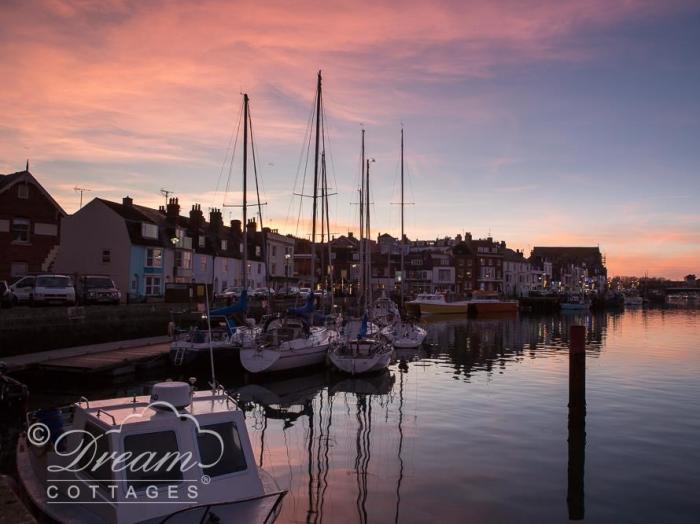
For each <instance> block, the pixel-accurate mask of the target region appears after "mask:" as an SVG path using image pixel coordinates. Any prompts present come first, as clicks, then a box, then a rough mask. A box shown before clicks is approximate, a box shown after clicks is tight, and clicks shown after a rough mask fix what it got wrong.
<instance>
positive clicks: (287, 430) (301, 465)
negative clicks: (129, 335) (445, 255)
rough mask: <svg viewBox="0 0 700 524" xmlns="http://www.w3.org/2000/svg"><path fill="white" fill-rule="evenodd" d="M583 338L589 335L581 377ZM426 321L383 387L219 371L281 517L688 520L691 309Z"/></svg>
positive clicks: (139, 388)
mask: <svg viewBox="0 0 700 524" xmlns="http://www.w3.org/2000/svg"><path fill="white" fill-rule="evenodd" d="M572 325H584V326H585V327H586V355H585V370H584V369H581V370H580V371H581V373H575V372H572V370H573V371H576V368H572V366H574V362H573V361H572V360H570V358H569V352H568V346H569V342H570V340H569V329H570V327H571V326H572ZM426 326H427V329H428V339H427V340H428V344H427V345H426V347H424V348H421V350H418V351H403V352H400V353H397V354H396V361H395V362H394V363H393V364H392V365H391V367H390V369H389V370H387V371H386V372H385V373H381V374H378V375H374V376H371V377H360V378H351V377H347V376H345V375H340V374H337V373H333V372H331V371H330V370H327V369H319V370H315V371H311V372H307V373H304V374H301V373H297V374H292V375H287V376H277V377H263V378H260V379H254V380H253V379H251V378H250V377H245V376H243V375H242V374H240V373H239V372H236V371H234V370H221V371H219V370H217V376H218V377H219V378H220V380H222V382H223V383H225V384H227V385H228V386H230V387H231V388H232V390H233V391H234V392H235V394H236V395H237V396H238V398H239V400H240V404H241V406H242V407H243V408H244V409H245V410H246V420H247V424H248V427H249V433H250V438H251V442H252V443H253V446H254V448H255V456H256V458H257V460H258V462H259V464H260V465H261V466H264V467H265V468H266V469H267V470H268V471H269V472H270V473H271V474H272V475H273V476H274V477H275V478H276V479H277V481H278V482H279V484H280V486H281V487H283V488H285V489H289V494H288V496H287V498H286V499H285V502H284V504H283V507H282V514H281V517H280V522H314V523H321V522H324V521H325V522H334V523H335V522H388V521H394V522H430V521H440V522H465V521H478V522H512V521H536V522H562V521H565V520H567V519H571V520H581V519H584V518H585V520H586V521H588V522H623V521H628V522H632V521H634V520H635V519H636V518H638V516H639V515H640V514H641V515H644V516H645V517H646V518H648V519H649V520H656V521H669V520H674V521H677V522H684V521H685V522H693V521H694V518H691V517H694V516H695V513H694V509H695V496H696V492H695V488H696V486H697V482H696V481H697V472H696V471H695V467H696V466H695V465H696V464H697V463H700V449H699V447H698V446H697V441H696V440H697V439H696V435H697V434H698V433H700V413H698V410H696V409H692V406H694V405H696V402H697V398H700V382H699V381H698V380H697V377H698V376H699V375H700V352H698V351H697V349H698V348H697V340H698V339H699V336H700V315H699V314H698V313H697V312H694V311H658V310H639V311H629V312H625V313H622V314H614V315H611V314H607V315H606V314H596V315H592V314H580V313H575V314H568V315H561V316H520V317H516V318H508V319H482V318H479V319H470V320H454V319H434V320H430V321H429V322H427V323H426ZM580 362H582V361H580ZM586 375H587V379H588V384H584V382H583V381H584V380H585V378H586ZM570 378H571V379H572V380H569V379H570ZM200 383H203V382H202V380H200ZM147 389H148V385H145V386H144V384H142V383H135V384H133V385H125V386H121V387H120V391H119V393H120V394H129V395H130V394H132V393H138V394H141V393H142V392H144V391H145V390H147ZM54 393H55V392H51V395H53V394H54ZM75 393H76V395H79V394H86V395H87V396H89V397H90V398H98V397H100V396H109V395H110V394H111V392H108V391H106V390H100V391H93V392H89V391H88V392H85V391H77V390H76V392H75ZM39 396H40V397H41V399H42V400H41V402H42V403H45V402H46V400H47V399H48V398H49V395H43V396H41V395H39ZM75 398H77V397H75ZM75 398H73V399H71V400H74V399H75ZM33 399H34V402H35V403H36V402H37V400H36V399H37V396H36V395H35V396H34V397H33ZM586 406H588V412H587V411H586ZM584 478H585V480H586V484H585V499H584ZM584 502H585V508H584ZM669 515H670V516H671V517H672V518H669Z"/></svg>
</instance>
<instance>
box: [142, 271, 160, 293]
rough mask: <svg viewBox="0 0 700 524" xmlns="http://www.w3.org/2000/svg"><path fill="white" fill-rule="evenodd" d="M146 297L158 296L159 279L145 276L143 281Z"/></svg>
mask: <svg viewBox="0 0 700 524" xmlns="http://www.w3.org/2000/svg"><path fill="white" fill-rule="evenodd" d="M145 284H146V286H145V288H146V295H147V296H157V295H160V277H154V276H147V277H146V279H145Z"/></svg>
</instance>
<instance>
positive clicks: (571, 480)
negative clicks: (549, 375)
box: [566, 326, 586, 520]
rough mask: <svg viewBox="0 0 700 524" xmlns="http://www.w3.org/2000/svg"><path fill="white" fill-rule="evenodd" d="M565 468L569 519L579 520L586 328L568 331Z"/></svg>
mask: <svg viewBox="0 0 700 524" xmlns="http://www.w3.org/2000/svg"><path fill="white" fill-rule="evenodd" d="M568 443H569V468H568V488H567V494H566V504H567V507H568V510H569V520H583V517H584V506H585V504H584V490H583V476H584V470H585V461H586V328H585V327H584V326H571V328H570V330H569V441H568Z"/></svg>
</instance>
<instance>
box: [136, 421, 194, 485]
mask: <svg viewBox="0 0 700 524" xmlns="http://www.w3.org/2000/svg"><path fill="white" fill-rule="evenodd" d="M124 451H125V452H127V453H131V454H132V455H130V456H131V457H132V458H131V460H130V466H129V467H127V468H126V470H125V471H126V480H127V481H128V483H129V486H133V487H134V488H135V489H137V490H138V489H146V487H147V486H148V485H152V484H169V483H174V482H177V481H180V480H182V470H181V466H182V465H183V464H181V460H185V459H184V454H183V456H182V457H181V456H180V454H179V453H178V447H177V437H176V436H175V432H174V431H157V432H155V433H141V434H139V435H127V436H126V437H124ZM139 457H142V458H139Z"/></svg>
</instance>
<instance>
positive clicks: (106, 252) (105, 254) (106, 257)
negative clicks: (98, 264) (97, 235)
mask: <svg viewBox="0 0 700 524" xmlns="http://www.w3.org/2000/svg"><path fill="white" fill-rule="evenodd" d="M111 261H112V250H111V249H103V250H102V263H103V264H109V263H110V262H111Z"/></svg>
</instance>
